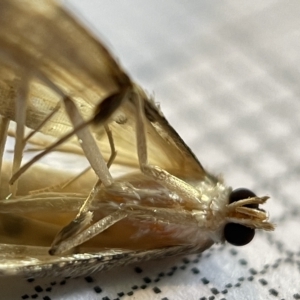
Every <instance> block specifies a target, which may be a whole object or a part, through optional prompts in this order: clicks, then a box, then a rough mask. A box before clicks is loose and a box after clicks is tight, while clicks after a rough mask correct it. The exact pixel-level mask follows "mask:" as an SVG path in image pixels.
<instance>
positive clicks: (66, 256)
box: [0, 0, 274, 277]
mask: <svg viewBox="0 0 300 300" xmlns="http://www.w3.org/2000/svg"><path fill="white" fill-rule="evenodd" d="M0 28H1V31H0V114H1V126H0V162H1V192H0V196H1V201H0V274H1V275H5V276H7V275H15V274H19V275H24V276H27V277H36V276H79V275H83V274H87V273H92V272H95V271H101V270H107V269H109V268H112V267H115V266H121V265H125V264H129V263H135V262H139V261H142V260H148V259H156V258H162V257H165V256H170V255H179V254H188V253H198V252H202V251H204V250H205V249H207V248H209V247H210V246H211V245H213V244H214V243H223V242H225V241H228V242H229V243H231V244H234V245H245V244H247V243H248V242H250V241H251V240H252V238H253V236H254V233H255V230H256V229H263V230H273V229H274V226H273V224H272V223H270V222H269V221H268V215H267V213H266V212H265V211H264V210H262V209H260V208H259V205H260V204H264V203H265V202H266V201H267V199H268V197H265V196H264V197H258V196H256V195H255V194H254V193H253V192H251V191H249V190H247V189H238V190H232V189H231V188H229V187H227V186H226V185H225V184H224V183H223V180H222V179H221V178H219V177H216V176H214V175H212V174H210V173H209V172H207V171H206V170H205V169H204V168H203V167H202V165H201V164H200V162H199V161H198V160H197V158H196V157H195V155H194V154H193V153H192V151H191V150H190V149H189V147H188V146H187V145H186V144H185V143H184V141H183V140H182V139H181V138H180V136H179V135H178V134H177V133H176V131H175V130H174V129H173V128H172V127H171V126H170V124H169V123H168V121H167V120H166V119H165V117H164V115H163V113H162V112H161V110H160V108H159V107H158V105H157V104H156V103H155V102H154V100H153V99H152V98H151V97H150V96H149V95H148V94H147V93H146V92H145V91H144V90H143V89H142V88H141V87H140V86H139V85H138V84H136V83H135V82H134V81H132V79H131V78H130V76H129V75H127V74H126V73H125V71H124V70H123V69H122V68H121V66H120V65H119V64H118V63H117V62H116V60H115V59H114V58H113V56H112V55H111V54H110V53H109V52H108V50H107V49H106V48H105V46H103V45H102V44H101V42H99V41H98V40H97V39H96V38H95V37H94V36H93V35H92V34H91V33H90V32H89V31H88V30H87V29H85V28H84V27H83V26H82V25H80V24H79V23H78V22H77V21H76V20H75V19H74V18H73V17H72V16H71V15H70V14H69V13H68V12H67V11H66V10H65V9H64V8H63V7H62V6H61V5H60V4H58V3H57V2H54V1H52V0H40V1H31V0H22V1H21V0H1V2H0ZM8 137H13V138H14V147H13V149H12V151H13V158H12V159H11V160H10V161H7V160H6V159H4V157H5V152H6V150H5V147H8V148H9V146H7V145H6V144H7V140H8ZM30 151H31V153H32V154H33V155H32V157H31V158H29V159H27V160H24V157H26V155H27V153H28V152H30ZM53 152H55V153H59V154H60V157H61V161H59V162H60V163H61V164H60V167H57V166H54V163H57V161H56V160H55V161H54V160H52V161H50V162H48V164H47V165H46V164H45V163H41V162H40V160H41V159H44V158H45V157H48V155H49V153H52V154H53ZM70 156H74V157H76V158H75V159H74V160H73V162H72V163H70V162H69V163H66V159H67V158H69V157H70ZM58 160H59V159H58ZM79 161H84V162H88V163H87V164H86V166H85V167H83V166H81V164H80V163H79ZM77 164H78V168H79V170H76V171H75V170H74V165H77ZM78 168H77V169H78Z"/></svg>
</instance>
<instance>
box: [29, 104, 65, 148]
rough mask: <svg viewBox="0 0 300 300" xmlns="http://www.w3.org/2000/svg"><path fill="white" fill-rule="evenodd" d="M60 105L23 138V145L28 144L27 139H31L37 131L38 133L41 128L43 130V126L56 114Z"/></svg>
mask: <svg viewBox="0 0 300 300" xmlns="http://www.w3.org/2000/svg"><path fill="white" fill-rule="evenodd" d="M60 107H61V104H60V103H57V105H56V106H55V107H54V109H53V111H52V112H51V113H50V114H49V115H48V116H47V117H46V118H45V119H44V120H43V122H41V124H40V125H38V126H37V127H36V128H35V129H34V130H32V131H31V132H30V133H29V134H28V135H27V136H26V137H25V138H24V143H26V142H28V141H29V139H31V138H32V136H33V135H34V134H35V133H37V132H38V131H40V129H41V128H43V126H44V125H46V123H47V122H48V121H49V120H50V119H51V118H52V117H53V116H54V115H55V114H56V113H57V112H58V110H59V109H60Z"/></svg>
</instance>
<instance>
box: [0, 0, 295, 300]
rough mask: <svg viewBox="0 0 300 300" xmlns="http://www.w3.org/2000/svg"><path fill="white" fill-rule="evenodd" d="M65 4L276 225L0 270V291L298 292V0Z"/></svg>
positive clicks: (254, 295) (97, 294)
mask: <svg viewBox="0 0 300 300" xmlns="http://www.w3.org/2000/svg"><path fill="white" fill-rule="evenodd" d="M66 6H67V7H69V8H70V7H71V10H72V11H73V12H74V13H75V14H76V15H78V14H79V15H80V16H81V17H82V18H83V20H84V22H86V23H87V24H89V26H91V27H92V30H93V32H94V33H95V34H96V35H98V36H99V37H100V38H101V39H102V40H104V42H105V43H106V44H107V45H108V46H109V47H110V48H111V50H112V51H113V53H114V54H115V56H116V57H118V58H119V59H120V61H121V62H122V64H123V65H124V67H125V68H126V69H127V70H128V73H129V74H131V76H132V77H133V78H134V79H135V80H136V81H138V82H139V83H141V85H142V86H144V88H145V89H146V90H147V91H149V92H150V93H154V95H155V99H156V101H157V102H159V103H160V104H161V108H162V110H163V112H164V114H165V115H166V117H167V119H168V120H169V121H170V123H171V124H172V125H173V126H174V128H175V129H176V130H177V131H178V132H179V134H180V135H181V137H182V138H183V139H184V140H185V141H186V143H187V144H188V145H189V146H190V147H191V148H192V149H193V151H194V152H195V154H196V155H197V157H198V158H199V159H200V161H201V163H202V164H203V165H204V166H205V167H206V168H207V169H209V170H210V171H212V172H215V173H216V174H218V173H222V174H223V176H224V178H225V181H226V182H227V184H228V185H230V186H233V187H234V188H235V187H248V188H250V189H252V190H254V191H255V192H256V193H257V194H258V195H265V194H266V195H269V196H270V197H271V200H270V201H269V202H268V204H267V205H266V206H265V207H264V208H265V209H266V210H268V211H269V212H270V217H271V220H272V221H273V222H274V223H276V225H277V227H276V230H275V232H272V233H265V232H258V233H257V234H256V237H255V239H254V241H253V242H251V243H250V244H249V245H247V246H245V247H241V248H238V247H233V246H230V245H215V246H213V247H212V248H210V249H209V250H207V251H205V252H204V253H202V254H199V255H192V256H187V257H175V258H170V259H166V260H163V261H153V262H146V263H141V264H139V265H133V266H128V267H124V268H117V269H114V270H112V271H110V272H106V273H102V274H93V275H91V276H89V277H86V278H77V279H65V278H44V279H35V280H28V281H27V280H25V279H22V278H1V280H0V299H44V300H49V299H52V300H62V299H66V300H67V299H68V300H69V299H70V300H71V299H105V300H108V299H157V300H158V299H164V300H171V299H172V300H173V299H202V300H204V299H210V300H212V299H216V300H220V299H223V300H224V299H227V300H231V299H249V300H251V299H286V300H288V299H300V273H299V265H300V231H299V225H300V205H299V203H300V202H299V199H298V193H299V190H298V187H299V184H300V101H299V96H300V88H299V86H300V85H299V83H300V74H299V66H300V18H299V14H300V3H299V2H298V1H283V0H282V1H274V0H273V1H267V0H265V1H255V2H252V1H251V2H249V1H247V0H243V1H240V0H237V1H229V0H227V1H222V2H221V1H211V0H207V1H184V2H183V1H174V0H173V1H171V0H166V1H159V0H155V1H142V0H132V1H130V2H128V1H121V0H118V1H112V3H111V1H108V0H106V1H96V0H94V1H80V0H76V1H75V0H72V1H68V2H67V3H66ZM83 47H84V45H83Z"/></svg>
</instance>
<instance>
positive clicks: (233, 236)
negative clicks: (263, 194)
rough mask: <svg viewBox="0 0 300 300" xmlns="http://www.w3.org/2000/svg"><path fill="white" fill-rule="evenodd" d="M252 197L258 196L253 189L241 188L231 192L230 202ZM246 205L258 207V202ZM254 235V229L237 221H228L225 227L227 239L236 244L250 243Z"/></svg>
mask: <svg viewBox="0 0 300 300" xmlns="http://www.w3.org/2000/svg"><path fill="white" fill-rule="evenodd" d="M252 197H256V195H255V194H254V193H253V192H252V191H250V190H248V189H245V188H239V189H236V190H233V191H232V192H231V194H230V197H229V203H233V202H236V201H239V200H244V199H248V198H252ZM245 206H246V207H250V208H256V209H258V204H249V205H245ZM254 235H255V230H254V229H252V228H249V227H247V226H244V225H241V224H237V223H228V224H226V225H225V228H224V236H225V239H226V241H227V242H228V243H230V244H232V245H235V246H244V245H246V244H248V243H250V242H251V241H252V239H253V237H254Z"/></svg>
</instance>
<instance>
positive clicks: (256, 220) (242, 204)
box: [224, 188, 274, 246]
mask: <svg viewBox="0 0 300 300" xmlns="http://www.w3.org/2000/svg"><path fill="white" fill-rule="evenodd" d="M268 198H269V197H257V196H256V195H255V194H254V193H253V192H252V191H250V190H248V189H245V188H240V189H236V190H233V191H232V192H231V194H230V196H229V203H228V205H227V210H228V211H227V221H228V223H227V224H226V225H225V227H224V237H225V240H226V241H227V242H229V243H230V244H233V245H235V246H243V245H246V244H248V243H249V242H251V240H252V239H253V237H254V235H255V229H264V230H274V225H273V224H272V223H270V222H268V215H267V213H266V212H265V211H264V210H263V209H260V208H259V204H263V203H265V202H266V201H267V200H268Z"/></svg>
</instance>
